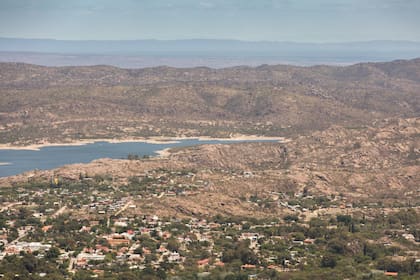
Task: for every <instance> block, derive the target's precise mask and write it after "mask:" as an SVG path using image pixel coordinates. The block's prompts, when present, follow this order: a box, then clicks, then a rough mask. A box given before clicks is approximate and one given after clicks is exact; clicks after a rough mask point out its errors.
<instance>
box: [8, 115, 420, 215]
mask: <svg viewBox="0 0 420 280" xmlns="http://www.w3.org/2000/svg"><path fill="white" fill-rule="evenodd" d="M419 135H420V119H418V118H412V119H393V120H386V121H382V122H378V123H376V124H375V125H374V126H369V127H363V128H344V127H341V126H334V127H331V128H330V129H327V130H325V131H322V132H314V133H312V134H311V135H308V136H299V137H296V138H293V139H291V141H289V142H287V143H241V144H229V145H203V146H197V147H192V148H182V149H173V150H172V151H171V153H170V155H169V157H168V158H157V159H149V160H110V159H102V160H97V161H94V162H92V163H90V164H75V165H69V166H65V167H62V168H59V169H56V170H51V171H36V172H28V173H25V174H23V175H18V176H13V177H9V178H2V179H0V185H3V186H6V185H14V184H16V183H18V182H26V181H28V178H29V180H30V181H47V182H49V181H50V180H51V177H59V178H61V179H62V180H70V181H78V180H80V174H89V176H90V177H92V178H95V177H99V178H111V177H112V181H113V182H114V183H115V184H116V185H118V186H121V187H124V186H126V185H127V184H129V182H130V181H131V180H133V179H132V178H141V177H142V176H144V174H151V173H153V172H155V171H158V172H163V171H162V170H166V171H165V172H169V173H171V172H180V171H185V170H195V171H194V172H195V174H196V175H195V176H194V178H192V179H188V182H189V183H191V182H207V183H208V184H207V187H206V188H202V189H200V191H199V192H198V193H196V194H195V195H194V196H187V197H185V196H177V197H167V198H161V199H160V200H159V202H156V203H152V204H148V206H147V207H148V208H147V209H149V210H148V211H152V212H153V211H155V212H156V211H157V212H159V213H165V214H176V213H179V211H181V212H184V213H192V212H195V213H202V214H209V213H210V214H218V213H225V214H232V215H233V214H235V215H238V214H240V215H248V214H252V215H257V214H258V213H260V214H264V213H265V212H266V211H267V210H266V209H264V208H258V207H257V208H255V207H254V206H252V205H251V206H252V207H251V206H250V204H249V203H246V202H245V201H246V199H247V198H250V197H251V196H257V197H259V198H261V199H264V198H265V199H269V197H270V193H272V192H275V193H277V192H283V193H286V192H294V193H299V192H304V191H306V192H308V193H309V194H314V195H317V196H322V195H331V194H333V195H336V196H338V195H340V196H344V197H346V198H347V199H348V201H350V202H361V201H365V202H378V201H380V202H381V203H388V204H393V203H397V204H398V203H401V202H407V201H411V202H412V203H413V205H414V204H415V203H420V193H419V190H418V182H420V142H419ZM209 197H211V199H209ZM270 211H271V210H270ZM266 214H267V213H266ZM271 214H273V213H271Z"/></svg>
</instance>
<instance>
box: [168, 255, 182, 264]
mask: <svg viewBox="0 0 420 280" xmlns="http://www.w3.org/2000/svg"><path fill="white" fill-rule="evenodd" d="M180 261H181V256H180V255H179V253H178V252H172V253H171V254H170V255H169V256H168V262H170V263H178V262H180Z"/></svg>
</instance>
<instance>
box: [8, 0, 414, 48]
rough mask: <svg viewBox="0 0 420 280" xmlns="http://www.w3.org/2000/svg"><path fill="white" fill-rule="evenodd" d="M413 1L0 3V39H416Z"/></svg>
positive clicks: (98, 0) (68, 0)
mask: <svg viewBox="0 0 420 280" xmlns="http://www.w3.org/2000/svg"><path fill="white" fill-rule="evenodd" d="M419 15H420V0H0V37H19V38H54V39H72V40H79V39H82V40H86V39H113V40H118V39H189V38H217V39H240V40H252V41H259V40H267V41H298V42H343V41H362V40H382V39H385V40H411V41H420V16H419Z"/></svg>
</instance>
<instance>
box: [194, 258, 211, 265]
mask: <svg viewBox="0 0 420 280" xmlns="http://www.w3.org/2000/svg"><path fill="white" fill-rule="evenodd" d="M209 262H210V259H203V260H199V261H197V265H198V266H199V267H204V266H206V265H208V264H209Z"/></svg>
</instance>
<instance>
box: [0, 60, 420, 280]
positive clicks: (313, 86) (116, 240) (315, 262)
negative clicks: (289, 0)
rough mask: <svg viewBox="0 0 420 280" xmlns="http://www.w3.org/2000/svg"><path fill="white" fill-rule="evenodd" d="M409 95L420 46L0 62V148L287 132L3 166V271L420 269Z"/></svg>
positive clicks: (307, 275)
mask: <svg viewBox="0 0 420 280" xmlns="http://www.w3.org/2000/svg"><path fill="white" fill-rule="evenodd" d="M419 93H420V59H416V60H410V61H394V62H389V63H365V64H358V65H353V66H348V67H332V66H315V67H295V66H260V67H257V68H250V67H235V68H227V69H220V70H213V69H209V68H193V69H175V68H168V67H159V68H149V69H142V70H127V69H119V68H114V67H109V66H95V67H58V68H53V67H40V66H34V65H27V64H13V63H3V64H0V98H1V99H0V144H1V146H0V147H2V148H5V147H10V146H14V147H15V148H22V147H32V148H34V147H39V146H42V145H45V144H48V143H53V144H54V143H73V144H77V143H87V142H89V141H93V140H95V139H102V140H103V139H110V141H119V140H121V141H124V140H127V139H140V138H142V139H145V138H146V139H149V140H153V141H155V140H156V139H163V138H164V137H199V136H207V137H214V138H215V137H225V138H235V137H238V136H241V137H243V139H246V138H247V137H252V138H255V137H256V136H275V137H279V138H280V139H283V140H282V141H279V142H242V143H235V144H233V143H232V144H213V145H198V146H193V147H182V148H180V147H178V148H172V149H170V150H165V151H162V152H161V153H160V156H159V157H151V158H150V157H144V158H143V157H141V156H139V155H129V156H127V159H107V158H104V159H98V160H94V161H92V162H90V163H86V164H72V165H66V166H62V167H59V168H56V169H53V170H33V171H28V172H25V173H22V174H19V175H15V176H10V177H3V178H0V186H1V187H0V202H1V209H0V244H1V246H0V274H1V275H4V278H5V279H17V278H16V277H17V276H16V275H18V276H19V275H20V276H21V277H20V276H19V278H18V279H54V280H57V279H79V280H80V279H91V277H96V278H98V279H103V280H105V279H106V280H113V279H322V280H325V279H331V280H333V279H334V280H335V279H389V278H387V277H390V276H391V277H393V276H398V277H400V278H401V279H418V276H419V274H420V254H419V252H420V249H419V248H420V231H419V228H420V227H419V226H420V189H419V182H420V98H419ZM283 137H284V138H283ZM0 162H1V160H0ZM2 277H3V276H2ZM34 277H35V278H34Z"/></svg>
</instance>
